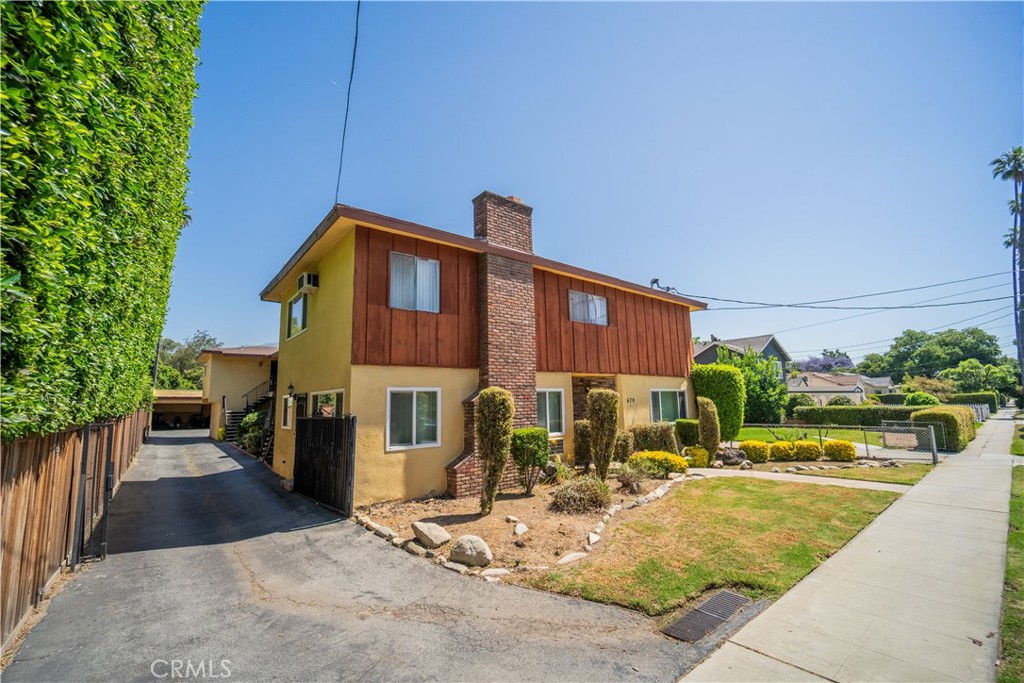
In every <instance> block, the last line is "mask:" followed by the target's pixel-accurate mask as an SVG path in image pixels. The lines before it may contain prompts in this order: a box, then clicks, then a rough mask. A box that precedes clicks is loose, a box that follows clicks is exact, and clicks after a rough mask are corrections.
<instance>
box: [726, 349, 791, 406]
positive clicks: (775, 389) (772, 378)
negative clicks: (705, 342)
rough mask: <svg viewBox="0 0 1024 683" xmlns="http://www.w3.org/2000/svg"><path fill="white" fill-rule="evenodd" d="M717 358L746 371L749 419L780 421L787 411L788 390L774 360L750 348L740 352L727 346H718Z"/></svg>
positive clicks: (744, 382)
mask: <svg viewBox="0 0 1024 683" xmlns="http://www.w3.org/2000/svg"><path fill="white" fill-rule="evenodd" d="M718 362H719V363H721V364H723V365H731V366H733V367H735V368H739V371H740V372H741V373H743V384H744V387H745V389H746V407H745V408H744V416H745V421H746V422H751V423H760V424H778V423H780V422H782V420H783V417H784V416H785V413H786V402H787V400H788V398H789V396H788V394H789V391H788V389H787V388H786V385H785V384H783V383H782V382H781V381H780V380H779V370H778V367H777V366H776V365H775V362H774V361H772V360H769V359H767V358H765V357H764V356H762V355H761V354H759V353H757V352H756V351H754V350H753V349H747V351H746V353H744V354H743V355H739V354H736V353H732V352H731V351H729V349H726V348H724V347H722V348H720V349H719V350H718Z"/></svg>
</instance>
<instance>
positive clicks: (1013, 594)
mask: <svg viewBox="0 0 1024 683" xmlns="http://www.w3.org/2000/svg"><path fill="white" fill-rule="evenodd" d="M1017 429H1018V430H1019V429H1020V427H1018V428H1017ZM1018 439H1019V433H1018ZM1016 443H1017V441H1016V440H1015V441H1014V445H1016ZM1006 544H1007V547H1006V579H1005V581H1004V585H1005V586H1006V588H1005V589H1004V593H1003V627H1002V629H1001V630H1000V639H1001V640H1002V648H1001V651H1000V655H999V658H1000V660H1001V664H1000V666H999V671H998V675H997V680H998V681H999V683H1010V682H1011V681H1024V467H1019V466H1018V467H1014V468H1013V481H1012V483H1011V484H1010V533H1009V535H1008V536H1007V540H1006Z"/></svg>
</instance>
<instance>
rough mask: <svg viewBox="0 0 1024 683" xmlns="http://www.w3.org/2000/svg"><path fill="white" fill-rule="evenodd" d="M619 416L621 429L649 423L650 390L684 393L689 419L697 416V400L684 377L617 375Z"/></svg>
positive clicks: (616, 386)
mask: <svg viewBox="0 0 1024 683" xmlns="http://www.w3.org/2000/svg"><path fill="white" fill-rule="evenodd" d="M615 388H616V391H618V392H619V402H620V403H619V405H620V416H621V419H622V426H623V427H630V426H632V425H635V424H642V423H645V422H650V421H651V390H653V389H666V390H668V389H675V390H677V391H678V390H682V391H685V392H686V402H687V404H688V406H687V410H688V411H689V413H688V415H689V417H695V416H696V415H697V399H696V397H695V396H694V394H693V391H692V390H691V387H690V381H689V379H687V378H686V377H654V376H650V375H617V376H616V378H615Z"/></svg>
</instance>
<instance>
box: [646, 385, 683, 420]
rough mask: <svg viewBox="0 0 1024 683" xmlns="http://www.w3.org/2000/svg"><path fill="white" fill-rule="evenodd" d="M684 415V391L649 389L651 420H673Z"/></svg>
mask: <svg viewBox="0 0 1024 683" xmlns="http://www.w3.org/2000/svg"><path fill="white" fill-rule="evenodd" d="M681 417H686V392H685V391H679V390H678V389H651V422H674V421H675V420H678V419H679V418H681Z"/></svg>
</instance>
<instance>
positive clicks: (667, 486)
mask: <svg viewBox="0 0 1024 683" xmlns="http://www.w3.org/2000/svg"><path fill="white" fill-rule="evenodd" d="M671 488H672V485H671V484H662V485H661V486H659V487H658V488H656V489H654V490H655V491H656V492H657V493H658V498H661V497H662V496H664V495H665V494H666V493H668V492H669V490H670V489H671Z"/></svg>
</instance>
